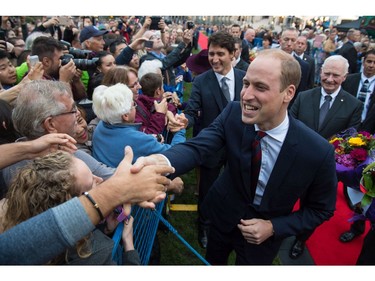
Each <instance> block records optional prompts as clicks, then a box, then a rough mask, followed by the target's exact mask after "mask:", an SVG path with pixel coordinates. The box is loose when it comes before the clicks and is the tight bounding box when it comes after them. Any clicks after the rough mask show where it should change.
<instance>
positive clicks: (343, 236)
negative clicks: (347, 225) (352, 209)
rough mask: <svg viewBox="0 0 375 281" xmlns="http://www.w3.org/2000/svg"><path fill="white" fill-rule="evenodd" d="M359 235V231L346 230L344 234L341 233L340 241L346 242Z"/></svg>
mask: <svg viewBox="0 0 375 281" xmlns="http://www.w3.org/2000/svg"><path fill="white" fill-rule="evenodd" d="M358 235H359V234H357V233H355V232H353V231H351V230H349V231H346V232H344V233H342V234H341V235H340V241H341V242H344V243H346V242H350V241H352V240H353V239H354V238H355V237H357V236H358Z"/></svg>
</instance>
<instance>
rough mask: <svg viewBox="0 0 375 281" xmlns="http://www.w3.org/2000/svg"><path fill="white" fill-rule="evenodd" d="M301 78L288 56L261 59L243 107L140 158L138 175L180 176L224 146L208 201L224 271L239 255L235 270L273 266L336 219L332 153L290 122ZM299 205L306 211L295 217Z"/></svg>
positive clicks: (216, 256) (213, 259) (249, 76)
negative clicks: (300, 239)
mask: <svg viewBox="0 0 375 281" xmlns="http://www.w3.org/2000/svg"><path fill="white" fill-rule="evenodd" d="M300 77H301V70H300V66H299V64H298V63H297V61H296V60H295V59H294V58H293V57H292V56H291V55H290V54H287V53H286V52H283V51H281V50H278V49H270V50H264V51H262V52H260V53H259V55H258V56H257V57H256V58H255V60H254V61H253V62H252V63H251V64H250V66H249V68H248V70H247V72H246V75H245V77H244V80H243V81H244V82H243V88H242V91H241V101H240V102H238V101H237V102H236V101H233V102H230V103H229V104H228V105H227V106H226V107H225V109H224V111H223V112H222V113H221V114H220V115H219V116H218V117H217V118H216V119H215V120H214V122H213V123H212V124H211V125H210V126H208V127H207V128H206V129H204V130H202V131H201V133H200V134H199V135H198V136H196V137H194V138H192V139H190V140H188V141H187V142H186V143H184V144H177V145H176V146H174V147H172V148H171V149H169V150H168V151H165V152H164V153H163V155H162V154H156V155H151V156H148V157H141V158H138V161H137V162H136V163H135V164H134V167H132V172H133V173H136V172H137V171H139V170H140V169H142V167H144V166H145V165H149V164H152V163H154V164H164V165H166V164H167V165H168V164H170V165H172V166H173V167H174V168H175V173H174V174H172V175H171V177H175V176H178V175H181V174H184V173H186V172H188V171H190V170H191V169H192V168H194V167H195V166H197V165H199V164H201V163H202V162H203V161H204V159H205V158H207V157H208V156H210V155H214V154H215V153H216V152H217V151H219V150H220V149H222V148H224V147H225V149H226V151H227V162H226V164H225V168H224V171H223V172H222V173H221V174H220V176H219V177H218V178H217V180H216V181H215V182H214V184H213V186H212V187H211V188H210V190H209V192H208V194H207V196H206V198H205V200H204V202H203V211H204V213H205V214H206V216H207V217H208V218H209V220H210V222H211V224H210V231H209V239H208V245H207V252H206V259H207V261H208V262H210V263H211V264H215V265H224V264H227V262H228V257H229V254H230V253H231V252H232V251H233V250H234V251H235V253H236V264H238V265H270V264H272V262H273V260H274V258H275V257H276V256H277V254H278V252H279V249H280V245H281V243H282V241H283V239H284V238H286V237H289V236H293V235H298V234H300V233H304V232H305V231H311V230H313V229H315V228H316V227H317V226H319V225H320V224H322V223H323V222H324V221H326V220H328V219H329V218H330V217H331V216H332V215H333V212H334V210H335V203H336V189H337V179H336V166H335V158H334V148H333V146H332V145H330V144H329V143H328V142H327V141H326V140H325V139H324V138H322V137H321V136H320V135H319V134H317V133H316V132H314V131H313V130H311V129H310V128H308V127H307V126H305V125H304V124H303V123H302V122H300V121H298V120H296V119H295V118H293V117H291V116H289V115H288V105H289V103H290V101H291V100H292V99H293V97H294V94H295V91H296V88H297V85H298V83H299V80H300ZM258 131H261V132H263V135H264V133H265V136H264V137H263V138H262V139H261V140H260V144H261V155H262V157H260V159H261V160H260V161H258V163H259V162H260V164H261V165H260V172H259V173H257V174H258V175H259V176H256V174H255V173H252V172H251V171H252V170H254V169H253V167H252V166H256V165H255V164H256V163H254V162H253V161H252V158H254V157H252V156H254V154H255V153H254V152H252V151H253V150H252V147H253V145H252V144H253V142H254V141H255V140H256V136H257V135H258V134H262V133H259V132H258ZM258 142H259V141H258ZM259 153H260V150H259V149H258V150H257V155H258V154H259ZM258 159H259V157H258ZM252 163H254V164H252ZM254 179H255V184H254V185H252V184H251V183H252V182H253V181H254ZM251 187H253V189H251ZM299 199H301V200H302V199H303V200H304V204H303V207H302V208H300V209H299V210H296V211H293V207H294V205H295V204H296V202H297V201H298V200H299Z"/></svg>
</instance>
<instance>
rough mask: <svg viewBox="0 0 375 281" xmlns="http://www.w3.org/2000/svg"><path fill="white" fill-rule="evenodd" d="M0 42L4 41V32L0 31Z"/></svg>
mask: <svg viewBox="0 0 375 281" xmlns="http://www.w3.org/2000/svg"><path fill="white" fill-rule="evenodd" d="M0 40H4V41H5V32H4V31H2V30H0Z"/></svg>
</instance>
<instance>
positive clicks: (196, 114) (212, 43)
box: [184, 31, 246, 248]
mask: <svg viewBox="0 0 375 281" xmlns="http://www.w3.org/2000/svg"><path fill="white" fill-rule="evenodd" d="M234 56H235V38H234V37H233V36H232V35H230V34H229V33H228V32H223V31H218V32H216V33H214V34H213V35H212V36H211V37H210V38H209V39H208V61H209V63H210V65H211V69H209V70H208V71H206V72H204V73H202V74H200V75H198V76H196V77H195V78H194V81H193V85H192V89H191V94H190V98H189V100H188V102H187V105H186V108H185V110H184V114H185V116H186V118H187V119H188V127H191V126H194V125H195V124H197V123H198V124H199V131H200V130H202V129H204V128H206V127H208V126H209V125H210V124H211V123H212V122H213V121H214V120H215V118H216V117H217V116H218V115H219V114H220V113H221V112H222V111H223V109H224V108H225V107H226V105H227V104H228V102H230V101H239V100H240V93H241V89H242V79H243V77H244V76H245V73H246V72H245V71H243V70H241V69H237V68H234V67H233V66H232V61H233V58H234ZM223 79H224V80H225V81H226V82H225V83H226V85H227V86H226V89H227V91H225V89H224V87H223V82H222V81H223ZM225 92H227V94H228V96H226V95H225V94H226V93H225ZM225 157H226V155H225V149H221V150H219V151H217V152H216V153H215V155H212V156H210V157H207V158H206V159H205V161H204V163H202V164H201V165H200V166H199V171H200V177H199V187H198V188H199V195H198V242H199V244H200V246H201V247H202V248H206V247H207V239H208V238H207V237H208V228H209V227H208V225H209V221H208V220H207V218H205V217H204V215H203V213H202V212H201V205H202V202H203V200H204V198H205V196H206V194H207V192H208V190H209V189H210V187H211V186H212V184H213V182H214V181H215V180H216V178H217V177H218V176H219V174H220V172H221V170H222V167H223V165H224V163H225Z"/></svg>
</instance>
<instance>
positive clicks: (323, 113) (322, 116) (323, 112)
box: [319, 95, 332, 129]
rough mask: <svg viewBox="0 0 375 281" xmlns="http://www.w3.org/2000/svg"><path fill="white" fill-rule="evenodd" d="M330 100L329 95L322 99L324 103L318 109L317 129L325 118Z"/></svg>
mask: <svg viewBox="0 0 375 281" xmlns="http://www.w3.org/2000/svg"><path fill="white" fill-rule="evenodd" d="M331 100H332V97H331V96H330V95H326V96H325V97H324V103H323V104H322V106H321V107H320V112H319V129H320V127H321V126H322V124H323V121H324V119H325V118H326V116H327V113H328V110H329V105H330V102H331Z"/></svg>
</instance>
